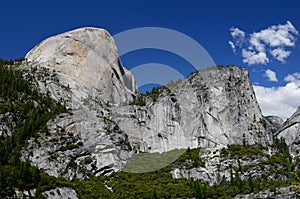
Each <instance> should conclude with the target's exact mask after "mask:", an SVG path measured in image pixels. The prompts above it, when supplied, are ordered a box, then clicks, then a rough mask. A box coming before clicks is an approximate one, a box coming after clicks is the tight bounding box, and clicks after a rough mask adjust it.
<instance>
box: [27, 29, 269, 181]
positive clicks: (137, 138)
mask: <svg viewBox="0 0 300 199" xmlns="http://www.w3.org/2000/svg"><path fill="white" fill-rule="evenodd" d="M23 68H24V69H26V70H28V71H29V72H31V73H33V77H34V78H35V81H34V82H36V83H35V85H36V86H37V87H38V88H39V89H40V91H41V92H42V93H44V94H46V95H49V96H51V97H52V98H54V99H56V100H58V101H61V102H62V103H64V104H65V105H66V106H67V107H68V108H69V109H70V113H69V114H64V115H60V116H59V117H57V118H56V119H55V120H53V121H49V123H48V129H49V135H42V136H40V137H39V138H38V139H32V140H30V141H29V144H28V147H27V148H26V149H24V150H23V153H22V157H23V159H26V160H28V161H30V162H31V164H33V165H35V166H37V167H39V168H42V169H44V170H45V171H46V172H47V173H48V174H50V175H53V176H64V177H67V178H69V179H72V178H74V177H78V178H84V177H86V176H89V175H90V174H94V175H106V174H108V173H111V172H112V171H118V170H120V169H121V168H122V167H123V166H124V164H125V163H126V162H127V161H128V160H129V159H130V158H131V157H132V156H133V155H134V154H135V153H138V152H140V151H142V152H160V153H162V152H167V151H171V150H173V149H178V148H182V149H187V148H188V147H189V148H196V147H202V148H222V147H225V146H226V145H228V144H243V143H244V142H247V144H263V145H269V144H272V142H273V140H272V139H273V137H272V134H271V131H270V130H268V129H266V126H265V125H264V118H263V116H262V114H261V111H260V108H259V105H258V103H257V101H256V98H255V93H254V91H253V88H252V84H251V81H250V79H249V77H248V72H247V70H246V69H242V68H238V67H235V66H229V67H213V68H209V69H206V70H204V71H199V72H196V73H194V74H192V75H191V76H190V77H188V78H186V79H185V80H183V81H182V82H181V83H179V84H177V85H176V86H174V87H170V88H161V89H160V91H159V95H158V97H157V99H155V100H154V99H151V98H147V97H145V98H146V99H145V101H146V104H145V106H138V105H129V102H131V101H133V100H134V99H136V97H135V96H136V95H138V93H136V85H135V81H134V78H133V76H132V75H131V74H130V72H129V71H127V70H126V69H125V68H123V66H122V64H121V62H120V59H119V57H118V54H117V49H116V46H115V44H114V42H113V39H112V37H111V36H110V35H109V34H108V33H107V32H106V31H105V30H103V29H96V28H82V29H77V30H74V31H71V32H67V33H64V34H60V35H58V36H54V37H51V38H49V39H46V40H45V41H43V42H42V43H40V44H39V45H38V46H36V47H35V48H34V49H33V50H31V51H30V52H29V53H28V54H27V55H26V64H25V65H24V66H23Z"/></svg>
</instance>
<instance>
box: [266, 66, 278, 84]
mask: <svg viewBox="0 0 300 199" xmlns="http://www.w3.org/2000/svg"><path fill="white" fill-rule="evenodd" d="M265 75H266V76H267V77H268V80H269V81H271V82H278V79H277V76H276V73H275V72H274V71H272V70H270V69H267V70H266V72H265Z"/></svg>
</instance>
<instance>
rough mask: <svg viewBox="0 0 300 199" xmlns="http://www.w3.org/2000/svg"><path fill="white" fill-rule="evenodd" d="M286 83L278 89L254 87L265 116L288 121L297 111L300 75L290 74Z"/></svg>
mask: <svg viewBox="0 0 300 199" xmlns="http://www.w3.org/2000/svg"><path fill="white" fill-rule="evenodd" d="M284 81H285V82H286V85H285V86H280V87H277V88H275V87H272V88H267V87H263V86H253V87H254V90H255V94H256V97H257V100H258V103H259V105H260V107H261V109H262V112H263V115H265V116H267V115H277V116H279V117H281V118H283V119H286V118H288V117H290V116H291V115H292V114H293V113H294V112H295V111H296V109H297V107H298V106H299V99H300V73H293V74H289V75H287V76H286V77H285V78H284Z"/></svg>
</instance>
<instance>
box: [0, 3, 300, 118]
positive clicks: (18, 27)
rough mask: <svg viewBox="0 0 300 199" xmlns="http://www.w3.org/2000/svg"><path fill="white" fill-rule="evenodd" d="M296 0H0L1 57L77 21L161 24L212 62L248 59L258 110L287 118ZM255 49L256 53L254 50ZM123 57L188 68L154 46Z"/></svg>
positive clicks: (298, 48)
mask: <svg viewBox="0 0 300 199" xmlns="http://www.w3.org/2000/svg"><path fill="white" fill-rule="evenodd" d="M297 5H298V4H297V1H296V0H294V1H291V0H286V1H258V0H251V1H240V0H239V1H221V0H220V1H213V0H212V1H199V0H190V1H183V0H181V1H179V0H151V1H150V0H144V1H138V0H136V1H133V0H127V1H114V0H111V1H92V0H89V1H77V0H73V1H57V0H53V1H46V2H45V1H35V0H34V1H30V0H28V1H14V0H11V1H6V2H1V11H0V24H1V30H0V57H1V58H5V59H10V58H13V59H14V58H19V57H24V56H25V54H26V53H27V52H28V51H29V50H30V49H31V48H33V47H34V46H35V45H36V44H37V43H39V42H40V41H42V40H43V39H45V38H47V37H49V36H52V35H55V34H58V33H62V32H65V31H68V30H72V29H75V28H79V27H84V26H94V27H102V28H105V29H107V30H108V31H109V32H110V33H111V34H112V35H115V34H118V33H120V32H123V31H126V30H130V29H133V28H140V27H163V28H168V29H171V30H175V31H178V32H180V33H183V34H185V35H187V36H189V37H190V38H192V39H194V40H196V41H197V42H198V43H199V44H200V45H202V47H203V48H204V49H205V50H206V51H207V52H208V53H209V55H210V56H211V58H212V59H213V60H214V62H215V63H216V64H220V65H228V64H235V65H238V66H242V67H247V68H248V69H249V73H250V77H251V80H252V82H253V83H254V85H255V87H254V88H255V91H256V95H257V98H258V100H259V103H260V105H261V108H262V111H263V113H264V114H265V115H270V114H272V115H279V116H280V117H282V118H287V117H289V116H290V115H291V114H292V113H293V112H294V111H295V109H296V108H297V106H298V105H300V100H299V99H300V89H299V86H300V75H299V74H298V73H297V72H300V70H299V66H300V59H299V57H300V56H299V55H300V43H299V39H298V37H299V33H297V31H300V12H299V11H298V6H297ZM280 25H281V26H280ZM280 27H283V28H282V29H283V30H282V29H280ZM291 27H293V28H294V29H295V31H296V32H295V31H294V30H293V29H292V28H291ZM278 29H280V30H281V32H280V31H279V32H278ZM238 31H241V32H243V34H244V35H245V36H244V37H243V39H242V42H240V41H241V40H238V39H239V38H238V37H236V35H237V34H234V33H238ZM284 31H286V32H284ZM256 33H257V34H256ZM281 33H282V34H281ZM232 35H235V37H233V36H232ZM270 35H271V36H270ZM274 35H275V36H274ZM282 37H283V38H282ZM285 37H287V38H288V39H290V42H288V41H287V40H286V39H287V38H285ZM266 38H271V39H272V41H275V40H276V39H278V38H281V41H282V42H281V43H280V44H278V45H275V44H274V43H272V41H268V39H266ZM251 39H252V40H251ZM254 40H255V41H256V42H258V43H256V45H255V43H254V42H253V41H254ZM229 41H231V42H232V44H234V45H235V47H236V52H234V51H233V49H232V48H231V46H230V45H229ZM251 41H252V43H251ZM239 42H240V43H239ZM241 43H242V44H241ZM273 44H274V45H273ZM259 45H260V47H261V45H263V49H261V48H260V49H258V48H259ZM276 49H277V50H276ZM274 50H275V51H274ZM243 52H244V56H243ZM247 52H248V54H247ZM251 53H252V54H251ZM253 53H255V54H253ZM263 53H265V57H264V54H263ZM256 54H257V55H259V56H253V55H256ZM246 55H248V56H247V57H246ZM250 55H251V56H250ZM284 55H285V56H284ZM266 60H267V61H266ZM122 61H123V64H124V65H125V66H126V67H128V68H129V69H131V68H133V67H135V66H137V65H141V64H147V63H152V62H156V63H161V64H165V65H171V66H172V67H174V68H177V69H179V70H180V72H181V73H182V74H184V75H187V74H189V73H190V72H191V66H189V63H188V62H187V61H186V60H184V59H182V58H180V57H178V56H176V55H175V54H173V53H170V52H166V51H161V50H153V49H152V50H144V51H143V50H139V51H134V52H131V53H128V54H126V55H124V56H122Z"/></svg>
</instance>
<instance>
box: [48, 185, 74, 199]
mask: <svg viewBox="0 0 300 199" xmlns="http://www.w3.org/2000/svg"><path fill="white" fill-rule="evenodd" d="M43 197H44V198H47V199H59V198H68V199H78V197H77V194H76V192H75V191H74V190H73V189H72V188H56V189H52V190H50V191H45V192H44V193H43Z"/></svg>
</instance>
